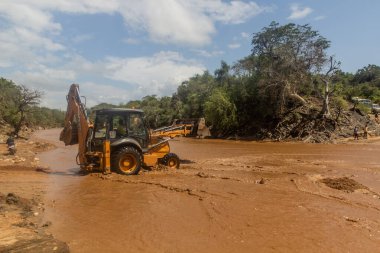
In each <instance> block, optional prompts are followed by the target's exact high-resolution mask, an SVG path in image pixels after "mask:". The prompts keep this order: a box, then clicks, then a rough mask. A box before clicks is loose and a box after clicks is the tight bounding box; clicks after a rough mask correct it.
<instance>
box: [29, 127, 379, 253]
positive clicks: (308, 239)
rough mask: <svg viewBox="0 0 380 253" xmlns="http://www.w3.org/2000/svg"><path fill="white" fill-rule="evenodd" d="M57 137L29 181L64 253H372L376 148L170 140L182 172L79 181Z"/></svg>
mask: <svg viewBox="0 0 380 253" xmlns="http://www.w3.org/2000/svg"><path fill="white" fill-rule="evenodd" d="M57 136H58V131H57V130H48V131H43V132H40V133H39V134H38V135H37V137H39V138H43V139H46V140H49V141H52V142H54V143H55V144H56V145H57V149H55V150H52V151H48V152H45V153H41V154H40V155H39V158H40V160H41V163H42V164H45V165H48V166H49V167H50V170H46V171H45V173H42V172H35V177H36V179H38V180H42V181H43V185H44V186H45V187H44V188H43V192H44V194H43V202H44V203H45V205H44V207H45V212H44V216H43V221H42V222H52V225H51V226H49V227H48V231H49V232H51V233H52V234H53V235H54V236H55V237H56V238H57V239H59V240H61V241H64V242H66V243H68V245H69V247H70V250H71V252H380V195H379V194H380V184H379V182H380V175H379V173H380V157H379V155H378V154H379V151H380V143H379V142H373V143H368V142H366V143H365V142H359V143H353V142H348V143H346V144H336V145H331V144H326V145H325V144H314V145H313V144H302V143H255V142H235V141H220V140H194V139H176V140H173V141H171V148H172V151H173V152H175V153H177V154H178V155H179V157H180V158H181V159H182V160H183V164H182V166H181V169H180V170H177V171H171V170H162V169H161V170H152V171H142V172H141V173H140V174H139V175H138V176H129V177H127V176H121V175H117V174H115V173H113V174H111V175H107V176H104V175H102V174H99V173H93V174H90V175H86V176H81V175H79V174H78V173H77V171H78V167H77V165H76V164H75V156H76V147H64V146H63V145H62V144H60V143H58V142H57V138H58V137H57ZM41 174H43V178H42V176H41Z"/></svg>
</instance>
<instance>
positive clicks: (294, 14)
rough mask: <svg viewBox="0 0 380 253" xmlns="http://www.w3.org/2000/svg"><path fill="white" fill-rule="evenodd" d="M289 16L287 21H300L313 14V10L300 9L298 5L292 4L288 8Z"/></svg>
mask: <svg viewBox="0 0 380 253" xmlns="http://www.w3.org/2000/svg"><path fill="white" fill-rule="evenodd" d="M290 10H291V14H290V16H289V17H288V19H291V20H294V19H302V18H305V17H307V16H308V15H309V14H310V13H312V12H313V9H311V8H310V7H301V6H299V5H298V4H292V5H291V6H290Z"/></svg>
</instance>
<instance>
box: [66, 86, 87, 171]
mask: <svg viewBox="0 0 380 253" xmlns="http://www.w3.org/2000/svg"><path fill="white" fill-rule="evenodd" d="M66 99H67V110H66V116H65V125H64V128H63V130H62V132H61V134H60V138H59V139H60V140H61V141H63V142H64V143H65V145H74V144H78V162H79V164H80V165H85V164H86V156H85V153H86V146H87V145H86V143H87V137H88V131H89V129H90V128H92V125H91V124H90V121H89V119H88V116H87V112H86V108H85V106H84V104H83V103H82V102H81V99H80V95H79V85H78V84H72V85H71V86H70V90H69V94H68V95H67V97H66Z"/></svg>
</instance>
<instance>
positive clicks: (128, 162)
mask: <svg viewBox="0 0 380 253" xmlns="http://www.w3.org/2000/svg"><path fill="white" fill-rule="evenodd" d="M141 164H142V161H141V154H140V152H139V151H138V150H137V149H135V148H134V147H125V148H122V149H120V150H119V151H118V152H117V153H116V155H115V157H114V159H113V167H114V168H115V169H116V171H117V172H118V173H120V174H124V175H137V174H138V173H139V171H140V169H141Z"/></svg>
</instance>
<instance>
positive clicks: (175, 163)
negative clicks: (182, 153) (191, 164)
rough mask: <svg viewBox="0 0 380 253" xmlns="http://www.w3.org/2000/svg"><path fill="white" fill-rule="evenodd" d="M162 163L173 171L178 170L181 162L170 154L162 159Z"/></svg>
mask: <svg viewBox="0 0 380 253" xmlns="http://www.w3.org/2000/svg"><path fill="white" fill-rule="evenodd" d="M162 163H163V164H164V165H165V166H167V167H169V168H171V169H178V168H179V164H180V161H179V158H178V156H177V155H176V154H174V153H169V154H166V155H165V156H164V157H163V158H162Z"/></svg>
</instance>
